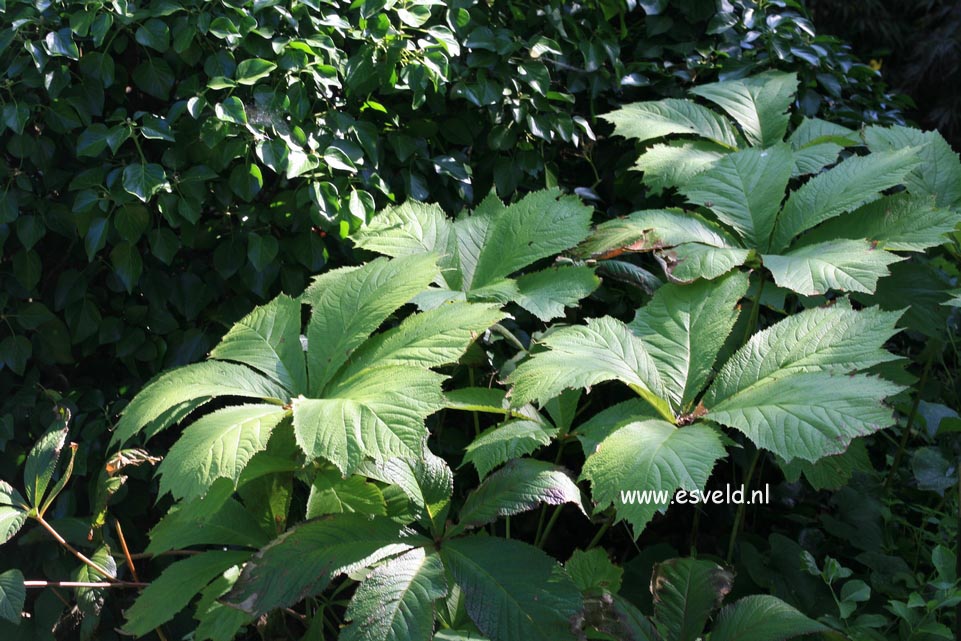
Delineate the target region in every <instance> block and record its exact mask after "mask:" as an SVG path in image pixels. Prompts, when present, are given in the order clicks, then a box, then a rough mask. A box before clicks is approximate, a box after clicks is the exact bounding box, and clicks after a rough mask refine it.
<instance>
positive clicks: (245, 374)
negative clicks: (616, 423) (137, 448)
mask: <svg viewBox="0 0 961 641" xmlns="http://www.w3.org/2000/svg"><path fill="white" fill-rule="evenodd" d="M218 396H239V397H242V398H253V399H257V400H267V401H273V402H275V403H277V404H278V405H282V404H284V403H285V402H287V400H288V399H289V395H288V393H287V390H285V389H284V388H283V387H281V386H280V385H278V384H277V383H274V382H273V381H271V380H269V379H267V378H265V377H263V376H261V375H260V374H257V373H256V372H254V371H252V370H251V369H250V368H248V367H245V366H243V365H237V364H234V363H223V362H218V361H206V362H203V363H194V364H191V365H185V366H183V367H179V368H176V369H172V370H169V371H167V372H164V373H163V374H161V375H160V376H158V377H157V378H155V379H154V380H153V381H151V382H150V383H148V384H147V386H146V387H145V388H144V389H143V390H141V391H140V393H139V394H137V395H136V396H135V397H134V398H133V400H132V401H130V404H128V405H127V407H126V408H125V409H124V412H123V415H122V416H121V417H120V421H119V422H118V423H117V427H116V429H115V431H114V435H113V438H112V439H111V441H110V442H111V444H112V445H118V444H122V443H124V442H126V441H127V440H129V439H130V438H131V437H132V436H133V435H134V434H136V433H137V432H139V431H140V430H141V429H142V428H146V431H147V437H148V438H149V437H151V436H153V435H155V434H157V433H158V432H160V431H161V430H164V429H166V428H167V427H169V426H170V425H173V424H174V423H177V422H179V421H180V420H181V419H183V418H184V417H185V416H187V414H189V413H190V412H192V411H193V410H194V409H196V408H197V407H199V406H200V405H202V404H203V403H205V402H207V401H208V400H210V399H211V398H216V397H218Z"/></svg>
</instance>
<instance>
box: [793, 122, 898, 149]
mask: <svg viewBox="0 0 961 641" xmlns="http://www.w3.org/2000/svg"><path fill="white" fill-rule="evenodd" d="M788 142H789V143H791V149H793V150H794V151H800V150H802V149H805V148H809V147H814V146H817V145H820V144H823V143H826V142H832V143H835V144H837V145H839V146H842V147H850V146H856V145H860V144H861V138H860V137H859V136H858V132H856V131H854V130H852V129H848V128H847V127H844V126H842V125H839V124H837V123H833V122H830V121H827V120H821V119H820V118H808V117H804V118H802V119H801V124H800V125H798V128H797V129H795V130H794V131H793V132H791V136H790V137H789V138H788ZM904 146H910V145H904Z"/></svg>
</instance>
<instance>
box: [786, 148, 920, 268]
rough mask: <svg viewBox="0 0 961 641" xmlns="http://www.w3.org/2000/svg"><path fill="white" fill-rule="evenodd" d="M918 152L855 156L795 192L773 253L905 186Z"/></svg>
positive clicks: (909, 150) (908, 149) (819, 175)
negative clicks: (813, 228) (836, 217)
mask: <svg viewBox="0 0 961 641" xmlns="http://www.w3.org/2000/svg"><path fill="white" fill-rule="evenodd" d="M917 165H918V158H917V150H916V149H914V148H907V149H899V150H897V151H887V152H876V153H873V154H871V155H869V156H852V157H850V158H848V159H847V160H844V161H842V162H841V163H839V164H838V165H837V166H836V167H834V168H832V169H829V170H828V171H826V172H824V173H822V174H818V175H817V176H815V177H814V178H812V179H810V180H809V181H807V182H806V183H804V184H803V185H801V187H800V188H798V189H797V191H793V192H791V195H790V196H789V197H788V199H787V201H786V202H785V203H784V209H783V210H782V211H781V214H780V216H778V220H777V225H776V227H775V229H774V235H773V237H772V240H771V250H772V251H774V252H780V251H783V250H784V249H786V248H787V247H788V246H789V245H790V244H791V241H792V239H793V238H794V237H795V236H797V235H798V234H800V233H801V232H803V231H806V230H808V229H811V228H812V227H814V226H815V225H817V224H818V223H822V222H824V221H825V220H829V219H831V218H834V217H835V216H840V215H841V214H843V213H845V212H849V211H853V210H855V209H857V208H858V207H860V206H861V205H864V204H866V203H869V202H872V201H874V200H877V199H878V198H880V197H881V192H883V191H884V190H885V189H890V188H891V187H895V186H897V185H899V184H901V183H902V182H903V180H904V177H905V176H907V174H908V172H910V171H911V170H912V169H914V168H915V167H917Z"/></svg>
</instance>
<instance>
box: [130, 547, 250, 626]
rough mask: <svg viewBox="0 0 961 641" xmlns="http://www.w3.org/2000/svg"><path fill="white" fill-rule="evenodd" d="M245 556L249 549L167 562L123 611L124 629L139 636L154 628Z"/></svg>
mask: <svg viewBox="0 0 961 641" xmlns="http://www.w3.org/2000/svg"><path fill="white" fill-rule="evenodd" d="M249 557H250V552H221V551H211V552H204V553H203V554H197V555H195V556H190V557H188V558H186V559H183V560H181V561H176V562H174V563H172V564H170V565H169V566H168V567H167V569H166V570H164V571H163V572H161V573H160V576H159V577H157V578H156V579H155V580H154V581H152V582H151V583H150V585H149V586H147V588H146V589H145V590H144V591H143V592H142V593H141V594H140V596H139V597H138V598H137V600H136V601H135V602H134V604H133V605H132V606H130V607H129V608H128V609H127V610H126V612H125V613H124V614H125V616H126V618H127V623H126V625H124V631H125V632H126V633H128V634H133V635H136V636H142V635H145V634H147V633H148V632H150V631H151V630H154V629H156V628H158V627H159V626H160V625H162V624H163V623H166V622H167V621H169V620H170V619H172V618H173V617H174V615H175V614H177V613H178V612H180V611H181V610H182V609H184V608H185V607H187V604H188V603H190V601H191V599H193V597H194V596H195V595H196V594H197V593H198V592H200V590H202V589H203V588H204V586H206V585H207V584H208V583H210V582H211V581H212V580H213V579H214V578H216V577H217V576H219V575H220V574H221V573H223V571H224V570H226V569H227V568H229V567H231V566H234V565H238V564H240V563H243V562H244V561H246V560H247V559H248V558H249Z"/></svg>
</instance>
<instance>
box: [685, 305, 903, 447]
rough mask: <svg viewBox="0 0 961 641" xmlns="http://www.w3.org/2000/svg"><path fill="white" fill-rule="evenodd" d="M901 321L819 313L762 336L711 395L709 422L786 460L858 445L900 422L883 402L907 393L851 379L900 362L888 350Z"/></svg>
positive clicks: (879, 315)
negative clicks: (737, 432) (738, 432)
mask: <svg viewBox="0 0 961 641" xmlns="http://www.w3.org/2000/svg"><path fill="white" fill-rule="evenodd" d="M899 316H900V314H899V313H890V312H882V311H880V310H878V309H868V310H865V311H863V312H856V311H854V310H852V309H850V307H840V308H834V309H828V308H825V309H812V310H808V311H806V312H802V313H800V314H797V315H795V316H792V317H789V318H787V319H785V320H783V321H781V322H780V323H777V324H776V325H774V326H772V327H770V328H768V329H766V330H764V331H762V332H759V333H758V334H756V335H754V336H753V337H752V338H751V339H750V340H749V341H748V343H747V344H745V345H744V347H742V348H741V349H740V350H738V352H737V353H735V354H734V356H733V357H732V358H731V359H730V360H729V361H728V362H727V363H726V364H725V365H724V367H723V368H722V369H721V371H720V372H719V374H718V376H717V378H716V379H715V381H714V384H713V385H712V386H711V387H710V389H708V391H707V393H706V394H705V396H704V401H703V402H704V404H705V406H706V407H707V411H708V414H707V415H708V417H709V418H710V419H712V420H715V421H717V422H719V423H722V424H724V425H728V426H730V427H735V428H737V429H739V430H741V431H742V432H744V433H745V434H746V435H747V436H748V437H749V438H750V439H751V440H753V441H754V442H755V444H757V445H758V446H759V447H763V448H765V449H769V450H771V451H773V452H775V453H776V454H778V455H779V456H780V457H781V458H783V459H784V460H786V461H790V460H791V459H793V458H795V457H798V458H802V459H805V460H808V461H816V460H818V459H819V458H821V457H823V456H828V455H831V454H839V453H841V452H843V451H844V450H845V449H846V448H847V446H848V443H850V441H851V439H853V438H855V437H858V436H863V435H866V434H870V433H872V432H875V431H877V430H879V429H882V428H884V427H887V426H888V425H890V424H891V423H892V420H893V419H892V413H891V410H890V409H887V408H885V407H884V406H883V404H882V403H881V401H882V400H883V399H884V398H886V397H887V396H891V395H893V394H896V393H897V392H898V391H899V390H900V389H901V388H900V387H899V386H897V385H894V384H892V383H888V382H886V381H884V380H881V379H878V378H874V377H869V376H865V375H860V374H859V375H853V376H852V375H851V374H850V373H851V372H852V371H856V370H861V369H865V368H868V367H871V366H873V365H876V364H878V363H882V362H885V361H888V360H892V359H893V358H895V357H894V355H893V354H890V353H888V352H886V351H885V350H884V349H883V347H882V346H883V344H884V342H885V341H886V340H887V339H888V338H890V337H891V336H892V335H893V334H894V333H895V332H896V331H897V330H895V329H894V323H895V322H896V321H897V319H898V317H899Z"/></svg>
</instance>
